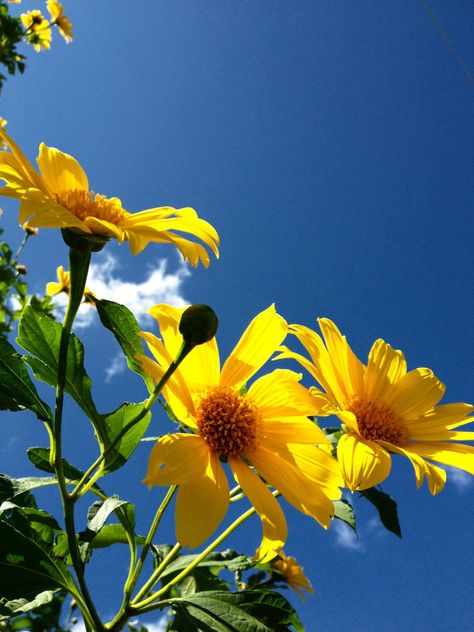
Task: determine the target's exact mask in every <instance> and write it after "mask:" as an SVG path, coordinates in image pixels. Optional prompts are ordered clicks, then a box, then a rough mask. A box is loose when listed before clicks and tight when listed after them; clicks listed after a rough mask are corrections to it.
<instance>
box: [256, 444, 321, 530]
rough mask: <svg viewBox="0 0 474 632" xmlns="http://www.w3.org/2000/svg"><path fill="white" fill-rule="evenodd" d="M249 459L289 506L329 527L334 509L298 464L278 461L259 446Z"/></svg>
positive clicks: (271, 453) (269, 450)
mask: <svg viewBox="0 0 474 632" xmlns="http://www.w3.org/2000/svg"><path fill="white" fill-rule="evenodd" d="M248 456H249V459H250V461H251V463H252V465H254V466H255V467H256V468H257V470H258V472H259V474H261V475H262V476H263V478H264V479H265V480H267V481H268V482H269V483H270V484H271V485H273V487H274V488H275V489H277V490H278V491H279V492H281V493H282V494H283V496H284V497H285V498H286V500H287V501H288V502H289V503H291V504H292V505H293V506H294V507H296V509H298V510H299V511H301V512H302V513H305V514H307V515H308V516H311V517H312V518H314V519H315V520H317V521H318V522H319V523H320V524H321V525H322V526H323V527H326V528H327V527H328V526H329V524H330V522H331V518H332V516H333V515H334V506H333V504H332V502H331V501H330V500H329V499H328V497H327V496H326V495H325V494H323V493H322V491H321V488H320V486H319V485H318V484H317V483H315V482H314V481H312V480H311V479H310V478H308V477H307V476H306V475H305V474H304V472H302V471H301V470H300V469H299V468H298V467H297V466H296V465H295V464H293V463H290V462H289V461H286V460H284V459H281V458H279V457H278V455H277V454H276V453H275V452H274V451H273V450H271V449H267V448H264V447H263V446H259V447H257V448H256V449H255V450H254V451H253V452H252V453H251V454H249V455H248Z"/></svg>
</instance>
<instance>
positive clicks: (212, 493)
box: [176, 454, 229, 549]
mask: <svg viewBox="0 0 474 632" xmlns="http://www.w3.org/2000/svg"><path fill="white" fill-rule="evenodd" d="M190 458H192V457H190ZM228 506H229V486H228V483H227V478H226V475H225V472H224V470H223V468H222V465H221V464H220V463H219V460H218V459H217V458H216V457H215V456H214V455H212V454H211V455H210V459H209V462H208V467H207V470H206V475H205V476H204V478H201V479H200V480H196V481H194V482H190V483H187V484H186V485H180V486H179V490H178V496H177V498H176V538H177V540H178V542H179V543H180V544H181V546H189V548H191V549H194V548H195V547H197V546H199V545H200V544H202V543H203V542H205V541H206V540H207V538H209V537H210V536H211V535H212V534H213V533H214V531H215V530H216V529H217V527H218V526H219V525H220V523H221V522H222V520H223V518H224V516H225V514H226V511H227V507H228Z"/></svg>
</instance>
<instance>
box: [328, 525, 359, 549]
mask: <svg viewBox="0 0 474 632" xmlns="http://www.w3.org/2000/svg"><path fill="white" fill-rule="evenodd" d="M329 532H330V533H333V534H334V535H335V537H336V544H337V545H339V546H342V547H343V548H345V549H352V550H353V551H355V550H361V549H362V548H363V547H362V544H361V542H360V540H359V538H358V537H357V535H356V534H355V533H354V531H353V530H352V529H351V528H350V527H349V526H348V525H347V524H345V523H344V522H342V521H341V520H334V521H333V523H332V524H331V529H330V531H329Z"/></svg>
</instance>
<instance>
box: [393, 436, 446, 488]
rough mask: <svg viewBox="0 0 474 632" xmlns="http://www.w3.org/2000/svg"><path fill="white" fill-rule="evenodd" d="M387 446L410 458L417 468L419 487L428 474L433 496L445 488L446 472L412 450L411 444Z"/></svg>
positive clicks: (417, 484) (417, 483)
mask: <svg viewBox="0 0 474 632" xmlns="http://www.w3.org/2000/svg"><path fill="white" fill-rule="evenodd" d="M413 445H415V444H413ZM386 447H387V448H389V449H390V450H391V451H392V452H396V453H398V454H403V456H406V457H407V458H408V459H409V460H410V462H411V464H412V465H413V469H414V470H415V475H416V486H417V487H420V485H421V484H422V483H423V480H424V478H425V476H426V478H427V480H428V487H429V490H430V492H431V493H432V494H433V496H434V495H435V494H438V493H439V492H440V491H441V490H442V489H443V487H444V485H445V483H446V472H445V471H444V470H443V469H442V468H440V467H438V466H437V465H433V463H429V462H428V461H425V460H424V459H423V458H421V456H419V455H418V454H416V452H415V451H413V450H411V444H409V445H408V446H405V448H402V447H401V446H392V445H390V446H389V445H387V446H386Z"/></svg>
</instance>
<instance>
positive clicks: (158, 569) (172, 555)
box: [134, 543, 181, 601]
mask: <svg viewBox="0 0 474 632" xmlns="http://www.w3.org/2000/svg"><path fill="white" fill-rule="evenodd" d="M180 550H181V545H180V544H178V543H177V544H175V545H174V547H173V548H172V549H171V551H170V552H169V553H168V555H166V556H165V557H164V558H163V559H162V560H161V563H160V564H159V565H158V566H157V567H156V568H155V570H154V571H153V573H152V575H151V576H150V578H149V580H148V581H147V582H146V584H145V585H144V586H143V588H142V589H141V590H140V591H139V592H138V594H137V596H136V597H135V599H134V601H137V600H138V601H140V599H142V598H143V597H146V595H147V594H148V593H149V592H150V590H151V589H152V588H153V586H154V585H155V584H156V582H157V581H158V580H159V578H160V575H161V573H162V572H163V571H164V570H165V568H167V567H168V565H169V563H170V562H171V561H172V560H173V559H174V558H175V557H176V555H177V554H178V553H179V551H180Z"/></svg>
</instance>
